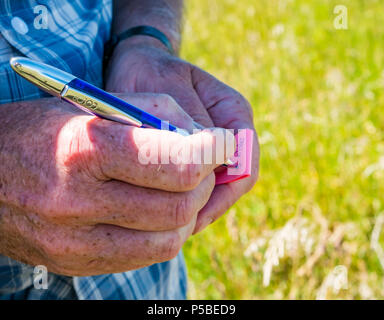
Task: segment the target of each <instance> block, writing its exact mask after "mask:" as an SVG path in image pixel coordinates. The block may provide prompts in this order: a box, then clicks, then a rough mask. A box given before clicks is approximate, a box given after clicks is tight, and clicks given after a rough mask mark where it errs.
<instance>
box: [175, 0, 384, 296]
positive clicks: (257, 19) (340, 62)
mask: <svg viewBox="0 0 384 320" xmlns="http://www.w3.org/2000/svg"><path fill="white" fill-rule="evenodd" d="M186 4H187V14H186V21H185V27H184V44H183V48H182V57H183V58H184V59H186V60H188V61H190V62H192V63H194V64H196V65H198V66H200V67H201V68H203V69H205V70H207V71H208V72H210V73H212V74H214V75H215V76H216V77H218V78H219V79H220V80H222V81H224V82H226V83H228V84H230V85H231V86H233V87H234V88H236V89H237V90H239V91H240V92H241V93H242V94H244V95H245V96H246V97H247V98H248V99H249V100H250V102H251V104H252V105H253V109H254V114H255V126H256V129H257V130H258V134H259V138H260V143H261V169H260V179H259V181H258V183H257V185H256V186H255V188H254V189H253V190H252V191H251V192H250V193H249V194H247V195H246V196H244V197H243V198H242V199H241V200H240V201H239V202H238V203H237V204H236V205H235V206H234V207H233V208H232V209H231V210H230V211H229V212H228V213H227V214H226V216H224V217H223V218H222V219H220V220H219V221H218V222H216V223H215V224H213V225H212V226H211V227H210V228H208V229H207V230H205V231H204V232H203V233H201V234H199V235H197V236H195V237H193V238H192V239H191V240H189V241H188V242H187V244H186V246H185V249H184V253H185V257H186V260H187V265H188V270H189V271H188V272H189V286H190V288H189V298H192V299H193V298H196V299H315V298H328V299H363V298H364V299H384V269H383V268H384V264H383V265H382V264H381V263H380V254H381V255H382V254H383V252H380V247H378V244H381V245H382V246H383V247H384V230H383V231H382V232H381V234H380V233H379V231H380V226H381V224H382V222H383V219H381V218H380V217H381V215H382V214H383V212H384V203H383V200H384V197H383V195H384V139H383V138H384V110H383V104H384V95H383V94H382V92H383V90H384V64H383V62H384V50H383V49H384V45H383V44H384V42H383V39H384V23H383V21H384V2H383V1H381V0H337V1H332V0H323V1H306V0H209V1H206V0H193V1H186ZM339 4H341V5H345V6H346V7H347V9H348V30H336V29H335V28H334V19H335V17H336V15H335V14H334V13H333V10H334V7H335V6H336V5H339ZM374 230H376V231H375V232H373V231H374ZM373 234H374V236H373ZM372 236H373V239H372ZM374 249H375V250H374ZM381 259H382V260H383V259H384V257H383V256H381ZM382 263H383V262H382ZM346 277H347V279H346ZM346 280H347V283H346Z"/></svg>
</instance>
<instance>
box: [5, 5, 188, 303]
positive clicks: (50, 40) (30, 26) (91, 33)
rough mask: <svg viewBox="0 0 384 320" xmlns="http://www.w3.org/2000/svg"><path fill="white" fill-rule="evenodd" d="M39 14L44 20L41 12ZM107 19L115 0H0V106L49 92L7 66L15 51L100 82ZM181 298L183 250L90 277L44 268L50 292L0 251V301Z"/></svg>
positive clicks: (31, 272) (27, 268) (26, 268)
mask: <svg viewBox="0 0 384 320" xmlns="http://www.w3.org/2000/svg"><path fill="white" fill-rule="evenodd" d="M41 9H43V11H41ZM44 10H45V11H44ZM44 13H47V15H46V17H42V16H40V15H41V14H44ZM41 19H46V20H41ZM111 20H112V0H67V1H64V0H39V1H37V0H17V1H15V0H1V1H0V32H1V34H0V107H1V104H4V103H11V102H16V101H21V100H30V99H37V98H40V97H44V96H47V94H45V93H44V92H42V91H40V90H39V89H37V88H36V87H35V86H33V85H32V84H30V83H28V82H27V81H26V80H24V79H22V78H21V77H19V76H17V75H16V74H15V73H14V72H13V71H12V70H11V68H10V66H9V59H10V58H11V57H13V56H22V55H23V56H27V57H30V58H33V59H35V60H40V61H42V62H44V63H48V64H51V65H54V66H56V67H58V68H60V69H62V70H65V71H67V72H70V73H72V74H74V75H76V76H78V77H79V78H82V79H84V80H86V81H88V82H90V83H93V84H94V85H96V86H99V87H100V86H101V85H102V56H103V47H104V43H105V42H106V41H107V40H108V38H109V34H110V27H111ZM42 22H43V23H44V22H46V24H45V25H43V24H42ZM185 298H186V272H185V263H184V259H183V256H182V254H181V253H180V254H179V255H178V256H177V257H176V258H175V259H173V260H171V261H168V262H164V263H159V264H154V265H152V266H150V267H147V268H143V269H138V270H133V271H129V272H125V273H118V274H108V275H101V276H93V277H66V276H61V275H57V274H53V273H48V288H47V289H39V287H36V286H35V285H34V267H33V266H29V265H25V264H23V263H20V262H18V261H15V260H12V259H10V258H9V257H6V256H2V255H0V299H185Z"/></svg>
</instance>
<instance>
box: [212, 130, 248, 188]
mask: <svg viewBox="0 0 384 320" xmlns="http://www.w3.org/2000/svg"><path fill="white" fill-rule="evenodd" d="M235 139H236V142H237V150H236V152H235V154H234V156H233V157H232V158H231V159H230V160H231V161H232V162H233V163H234V164H233V165H228V166H227V167H226V168H224V169H223V170H222V171H220V172H216V185H219V184H225V183H230V182H233V181H236V180H240V179H244V178H247V177H249V176H250V175H251V171H252V147H253V130H251V129H241V130H239V132H238V133H237V134H236V135H235Z"/></svg>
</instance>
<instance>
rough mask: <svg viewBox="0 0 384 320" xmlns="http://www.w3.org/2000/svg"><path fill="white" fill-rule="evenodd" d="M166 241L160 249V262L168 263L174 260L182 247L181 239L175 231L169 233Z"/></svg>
mask: <svg viewBox="0 0 384 320" xmlns="http://www.w3.org/2000/svg"><path fill="white" fill-rule="evenodd" d="M166 240H167V241H164V243H163V244H162V245H161V248H160V259H161V261H168V260H171V259H173V258H175V257H176V256H177V255H178V254H179V252H180V250H181V248H182V245H183V243H182V240H181V237H180V235H179V233H178V232H176V231H173V232H170V233H169V235H168V237H167V239H166Z"/></svg>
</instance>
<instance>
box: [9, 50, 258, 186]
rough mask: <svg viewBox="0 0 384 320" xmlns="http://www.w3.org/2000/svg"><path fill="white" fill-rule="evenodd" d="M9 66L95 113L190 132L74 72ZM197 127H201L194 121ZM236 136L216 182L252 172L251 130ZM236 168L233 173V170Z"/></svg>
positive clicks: (29, 64)
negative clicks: (232, 154)
mask: <svg viewBox="0 0 384 320" xmlns="http://www.w3.org/2000/svg"><path fill="white" fill-rule="evenodd" d="M10 65H11V67H12V69H13V70H14V71H15V72H16V73H18V74H19V75H20V76H22V77H23V78H25V79H26V80H28V81H30V82H31V83H33V84H34V85H36V86H37V87H39V88H40V89H41V90H43V91H46V92H48V93H49V94H51V95H53V96H55V97H58V98H60V99H62V100H64V101H67V102H69V103H71V104H72V105H74V106H76V107H78V108H80V109H82V110H84V111H86V112H88V113H91V114H93V115H95V116H98V117H101V118H104V119H108V120H112V121H116V122H119V123H123V124H127V125H133V126H136V127H149V128H155V129H160V130H168V131H173V132H177V133H179V134H181V135H183V136H187V135H189V134H190V133H189V132H188V131H187V130H185V129H182V128H178V127H176V126H174V125H172V124H170V123H169V122H168V121H164V120H162V119H159V118H157V117H155V116H153V115H151V114H149V113H147V112H145V111H143V110H141V109H140V108H138V107H136V106H133V105H131V104H129V103H128V102H126V101H124V100H122V99H120V98H118V97H116V96H114V95H112V94H110V93H108V92H106V91H104V90H101V89H99V88H97V87H95V86H93V85H92V84H90V83H88V82H85V81H84V80H81V79H79V78H77V77H75V76H74V75H71V74H69V73H67V72H65V71H62V70H60V69H57V68H55V67H53V66H50V65H47V64H44V63H42V62H39V61H34V60H32V59H29V58H25V57H14V58H11V60H10ZM194 125H195V127H196V128H197V129H204V128H203V127H202V126H201V125H200V124H198V123H196V122H194ZM242 130H243V131H242V132H240V133H239V134H238V135H235V139H236V142H237V144H236V146H237V149H236V153H235V155H236V160H234V161H232V160H231V159H227V160H226V161H225V164H223V167H224V168H227V170H221V172H215V174H216V184H224V183H228V182H232V181H236V180H239V179H242V178H246V177H248V176H249V175H250V174H251V160H252V157H251V154H252V141H253V132H252V130H250V129H242ZM233 172H236V173H233Z"/></svg>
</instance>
